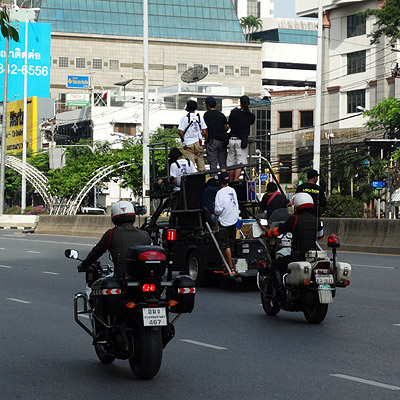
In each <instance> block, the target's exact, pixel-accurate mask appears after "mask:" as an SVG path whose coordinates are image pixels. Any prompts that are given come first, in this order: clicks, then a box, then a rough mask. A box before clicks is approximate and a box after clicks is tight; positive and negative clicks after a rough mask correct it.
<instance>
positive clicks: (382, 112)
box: [363, 96, 400, 139]
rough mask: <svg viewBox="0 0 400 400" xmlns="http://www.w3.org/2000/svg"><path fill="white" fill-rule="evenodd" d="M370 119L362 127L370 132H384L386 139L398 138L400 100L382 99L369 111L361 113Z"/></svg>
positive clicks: (399, 132) (399, 133) (399, 134)
mask: <svg viewBox="0 0 400 400" xmlns="http://www.w3.org/2000/svg"><path fill="white" fill-rule="evenodd" d="M363 116H366V117H369V118H370V119H369V120H368V121H367V122H366V123H365V124H364V126H365V127H366V128H368V129H371V130H372V131H376V130H384V131H385V134H386V136H387V137H388V138H390V139H393V138H400V99H396V98H395V97H393V96H392V97H389V98H388V99H385V98H383V99H382V101H381V102H379V103H376V105H375V106H374V107H372V108H371V110H365V111H363Z"/></svg>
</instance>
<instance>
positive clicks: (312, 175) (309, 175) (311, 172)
mask: <svg viewBox="0 0 400 400" xmlns="http://www.w3.org/2000/svg"><path fill="white" fill-rule="evenodd" d="M317 176H319V173H318V171H316V170H315V169H309V170H308V171H307V179H311V178H315V177H317Z"/></svg>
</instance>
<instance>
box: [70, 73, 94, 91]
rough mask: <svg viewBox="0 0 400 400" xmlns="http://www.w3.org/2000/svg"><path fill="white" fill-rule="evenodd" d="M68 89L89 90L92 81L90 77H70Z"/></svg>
mask: <svg viewBox="0 0 400 400" xmlns="http://www.w3.org/2000/svg"><path fill="white" fill-rule="evenodd" d="M66 87H67V88H68V89H72V88H75V89H89V88H90V80H89V76H78V75H68V76H67V86H66Z"/></svg>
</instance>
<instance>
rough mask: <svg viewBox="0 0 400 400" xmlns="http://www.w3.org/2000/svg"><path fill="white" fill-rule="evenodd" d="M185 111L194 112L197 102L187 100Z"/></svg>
mask: <svg viewBox="0 0 400 400" xmlns="http://www.w3.org/2000/svg"><path fill="white" fill-rule="evenodd" d="M185 110H186V111H196V110H197V101H194V100H188V101H187V102H186V108H185Z"/></svg>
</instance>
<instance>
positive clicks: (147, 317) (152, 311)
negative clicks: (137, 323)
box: [143, 307, 167, 326]
mask: <svg viewBox="0 0 400 400" xmlns="http://www.w3.org/2000/svg"><path fill="white" fill-rule="evenodd" d="M143 325H144V326H166V325H167V311H166V309H165V307H154V308H143Z"/></svg>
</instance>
